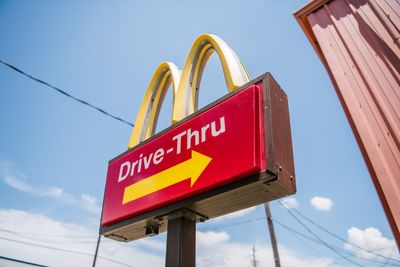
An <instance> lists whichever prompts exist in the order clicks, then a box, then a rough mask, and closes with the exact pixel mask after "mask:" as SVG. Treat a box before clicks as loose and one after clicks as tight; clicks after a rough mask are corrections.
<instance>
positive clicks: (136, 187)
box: [122, 150, 212, 204]
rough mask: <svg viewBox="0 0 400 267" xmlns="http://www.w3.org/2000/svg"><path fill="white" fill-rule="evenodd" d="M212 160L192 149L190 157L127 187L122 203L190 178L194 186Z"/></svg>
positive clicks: (191, 184)
mask: <svg viewBox="0 0 400 267" xmlns="http://www.w3.org/2000/svg"><path fill="white" fill-rule="evenodd" d="M211 160H212V158H210V157H208V156H206V155H203V154H201V153H198V152H196V151H194V150H192V157H191V158H190V159H188V160H186V161H184V162H181V163H179V164H177V165H175V166H172V167H171V168H168V169H166V170H164V171H161V172H159V173H157V174H154V175H152V176H150V177H147V178H146V179H143V180H141V181H139V182H137V183H134V184H132V185H129V186H127V187H125V190H124V198H123V200H122V204H126V203H128V202H131V201H133V200H136V199H138V198H141V197H144V196H147V195H148V194H151V193H154V192H157V191H159V190H161V189H164V188H166V187H168V186H171V185H174V184H176V183H179V182H182V181H184V180H186V179H189V178H190V180H191V182H190V186H193V185H194V183H195V182H196V181H197V179H198V178H199V177H200V175H201V174H202V173H203V171H204V169H205V168H206V167H207V165H208V164H209V163H210V161H211Z"/></svg>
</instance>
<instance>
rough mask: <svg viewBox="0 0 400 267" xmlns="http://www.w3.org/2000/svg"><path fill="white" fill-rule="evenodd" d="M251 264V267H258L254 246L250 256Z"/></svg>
mask: <svg viewBox="0 0 400 267" xmlns="http://www.w3.org/2000/svg"><path fill="white" fill-rule="evenodd" d="M251 264H252V266H253V267H257V265H258V261H257V260H256V247H255V246H253V254H252V259H251Z"/></svg>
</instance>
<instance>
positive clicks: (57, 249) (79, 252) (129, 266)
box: [0, 237, 134, 267]
mask: <svg viewBox="0 0 400 267" xmlns="http://www.w3.org/2000/svg"><path fill="white" fill-rule="evenodd" d="M0 239H1V240H5V241H9V242H14V243H20V244H24V245H29V246H34V247H40V248H46V249H52V250H56V251H62V252H67V253H73V254H79V255H84V256H90V257H93V254H90V253H86V252H81V251H76V250H69V249H64V248H55V247H50V246H46V245H39V244H35V243H31V242H25V241H19V240H15V239H11V238H5V237H0ZM97 257H99V258H102V259H104V260H107V261H110V262H113V263H117V264H120V265H123V266H127V267H134V266H133V265H129V264H126V263H123V262H120V261H116V260H113V259H110V258H108V257H104V256H101V255H98V256H97Z"/></svg>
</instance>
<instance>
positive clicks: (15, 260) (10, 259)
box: [0, 256, 46, 267]
mask: <svg viewBox="0 0 400 267" xmlns="http://www.w3.org/2000/svg"><path fill="white" fill-rule="evenodd" d="M0 259H2V260H7V261H13V262H19V263H22V264H23V265H30V266H39V267H46V266H45V265H41V264H36V263H32V262H28V261H22V260H17V259H13V258H9V257H4V256H0Z"/></svg>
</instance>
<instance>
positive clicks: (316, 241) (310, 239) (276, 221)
mask: <svg viewBox="0 0 400 267" xmlns="http://www.w3.org/2000/svg"><path fill="white" fill-rule="evenodd" d="M273 221H274V222H275V223H277V224H278V225H279V226H281V227H283V228H285V229H286V230H288V231H290V232H292V233H294V234H296V235H298V236H300V237H302V238H304V239H307V240H309V241H311V242H314V243H316V244H318V245H321V243H320V242H319V241H318V240H317V239H315V238H313V237H311V236H308V235H306V234H303V233H301V232H299V231H297V230H295V229H293V228H291V227H290V226H287V225H286V224H284V223H282V222H280V221H278V220H276V219H273ZM303 244H305V243H304V242H303ZM332 247H335V248H336V249H340V250H342V252H343V253H344V254H347V255H348V257H356V256H357V255H355V254H349V252H347V251H345V250H343V249H341V248H339V247H336V246H333V245H332ZM390 247H392V246H390ZM390 247H384V248H380V249H377V250H376V251H378V250H382V249H387V248H390ZM310 248H311V247H310ZM392 248H394V246H393V247H392ZM320 256H321V255H320ZM340 258H341V257H339V258H336V259H340ZM359 258H360V259H362V260H365V261H370V262H375V263H385V262H383V261H378V260H372V259H367V258H362V257H359ZM386 264H389V265H393V266H400V265H399V264H398V263H386Z"/></svg>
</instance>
